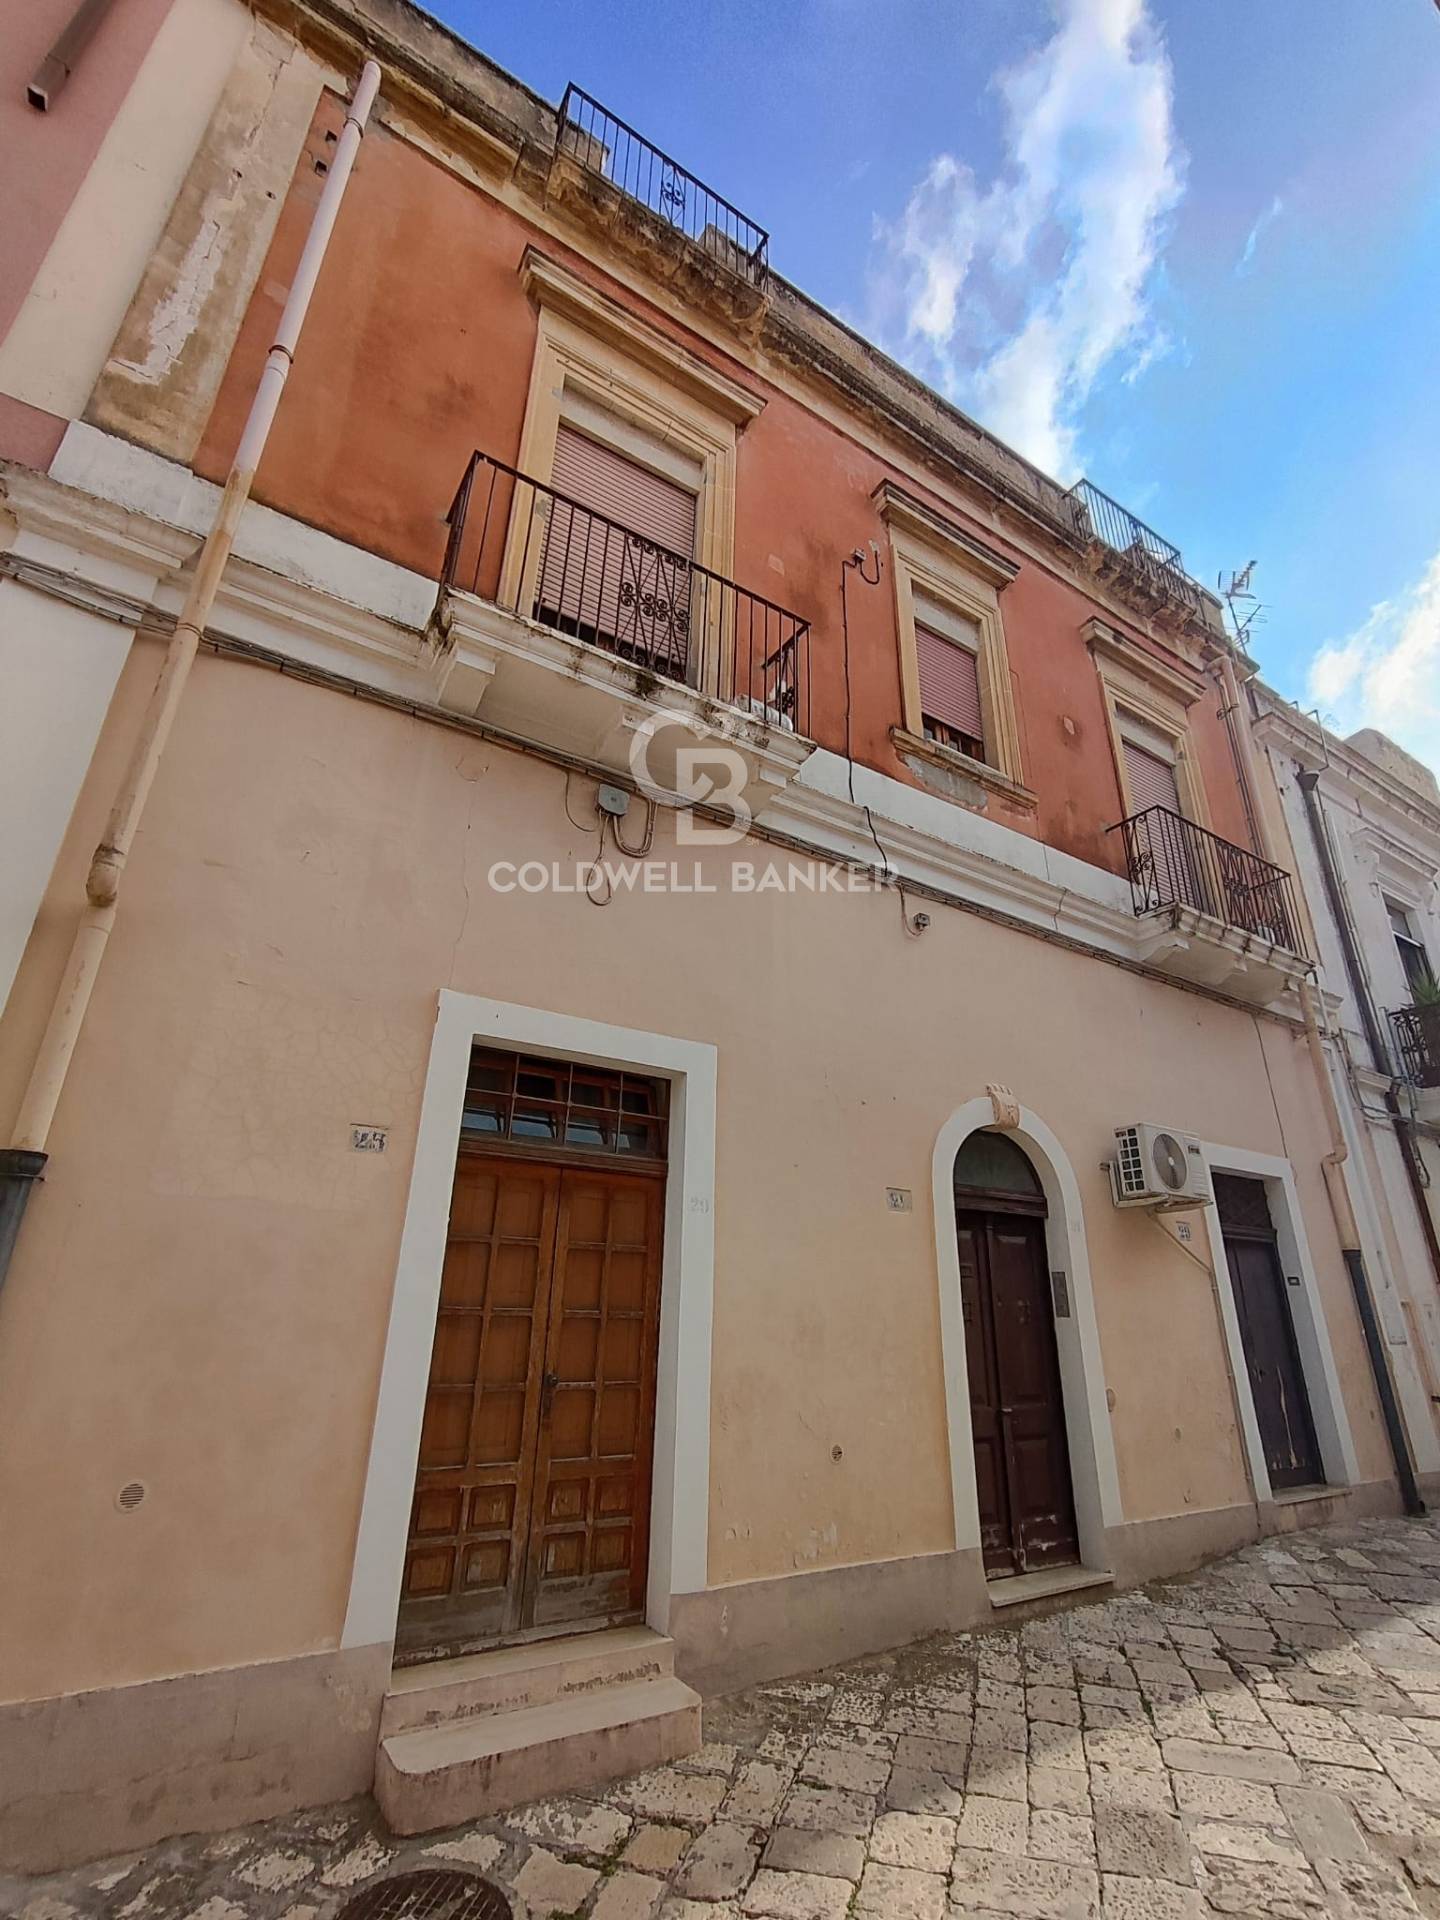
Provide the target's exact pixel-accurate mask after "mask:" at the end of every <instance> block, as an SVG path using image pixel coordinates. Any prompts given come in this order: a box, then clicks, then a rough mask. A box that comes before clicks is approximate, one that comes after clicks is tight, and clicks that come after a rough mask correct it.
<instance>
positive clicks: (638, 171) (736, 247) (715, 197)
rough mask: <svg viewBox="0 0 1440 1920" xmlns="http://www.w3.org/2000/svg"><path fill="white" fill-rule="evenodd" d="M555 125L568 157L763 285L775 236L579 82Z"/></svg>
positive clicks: (570, 91)
mask: <svg viewBox="0 0 1440 1920" xmlns="http://www.w3.org/2000/svg"><path fill="white" fill-rule="evenodd" d="M557 123H558V124H557V133H556V143H557V145H558V147H559V149H560V151H561V152H562V153H568V154H570V155H572V156H573V157H574V159H576V160H577V161H578V162H579V163H580V165H581V166H582V167H586V168H588V169H589V171H590V172H591V173H593V174H597V175H598V176H599V177H600V178H601V179H602V180H608V181H609V182H610V184H611V185H612V186H614V187H618V188H619V190H620V191H621V192H622V193H624V194H628V195H629V197H630V198H631V199H632V200H638V201H639V202H640V204H641V206H643V207H648V208H649V209H650V211H651V213H653V214H655V215H657V216H658V218H660V219H661V220H664V221H665V222H666V223H667V224H668V225H669V226H672V227H675V228H677V229H678V230H679V231H680V232H681V233H683V234H684V235H685V236H686V238H687V239H690V240H693V241H694V242H695V244H696V245H697V246H699V247H703V248H704V250H705V252H706V253H709V254H712V255H713V256H714V257H715V258H716V259H717V260H720V261H722V262H723V263H724V264H725V265H726V266H728V267H729V268H730V269H731V271H732V272H735V273H738V274H740V275H741V276H742V277H743V278H744V279H746V280H749V281H750V282H751V283H752V284H753V285H755V286H757V287H763V286H764V285H765V280H766V276H767V274H768V272H769V264H768V259H767V255H768V253H769V248H770V236H769V234H768V233H766V231H765V229H764V228H763V227H757V226H756V224H755V222H754V221H753V220H750V219H748V218H747V217H746V216H745V215H744V214H743V213H741V211H740V210H739V208H738V207H733V206H731V204H730V202H729V201H728V200H726V199H724V198H723V197H722V196H721V195H720V194H718V193H715V192H714V191H713V190H712V189H711V188H709V187H707V186H706V185H705V182H704V181H703V180H697V179H696V178H695V175H694V174H693V173H690V172H688V171H687V170H686V169H685V168H684V167H682V166H681V165H680V163H679V161H677V160H672V159H671V158H670V156H669V154H668V153H662V152H661V151H660V149H659V147H657V146H655V145H653V143H652V142H651V141H649V140H647V139H646V138H645V136H644V135H643V134H640V133H637V132H636V131H635V129H634V127H632V126H628V125H627V124H626V123H625V121H623V120H620V119H618V118H617V117H616V116H615V115H614V114H613V113H611V112H610V111H609V110H608V109H607V108H605V107H602V106H601V104H600V102H599V101H598V100H592V99H591V97H590V95H589V94H588V93H583V92H582V91H581V90H580V88H579V87H577V86H574V85H571V86H568V87H566V89H565V98H564V99H563V100H562V101H561V102H560V111H559V114H558V115H557Z"/></svg>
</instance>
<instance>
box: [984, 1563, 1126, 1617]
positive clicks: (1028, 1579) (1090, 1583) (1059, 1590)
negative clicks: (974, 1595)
mask: <svg viewBox="0 0 1440 1920" xmlns="http://www.w3.org/2000/svg"><path fill="white" fill-rule="evenodd" d="M1114 1584H1115V1576H1114V1574H1113V1573H1098V1572H1097V1571H1096V1570H1095V1568H1094V1567H1046V1568H1045V1569H1044V1570H1043V1571H1042V1572H1040V1573H1014V1574H1011V1575H1009V1577H1008V1578H1006V1579H1004V1580H992V1581H991V1582H990V1583H989V1586H988V1588H987V1592H988V1593H989V1595H990V1604H991V1606H992V1607H1002V1608H1003V1607H1019V1606H1023V1605H1024V1604H1025V1602H1026V1601H1029V1600H1053V1599H1055V1598H1056V1597H1057V1596H1058V1595H1060V1594H1065V1593H1085V1592H1087V1591H1088V1589H1089V1588H1091V1587H1113V1586H1114Z"/></svg>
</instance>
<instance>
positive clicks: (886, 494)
mask: <svg viewBox="0 0 1440 1920" xmlns="http://www.w3.org/2000/svg"><path fill="white" fill-rule="evenodd" d="M870 498H871V499H872V500H873V501H874V502H875V505H876V507H877V508H878V509H879V512H880V518H881V519H882V520H883V521H884V522H885V524H886V526H887V527H900V528H903V529H904V531H905V532H907V533H911V534H914V535H915V536H916V538H917V539H920V540H927V541H929V542H930V543H931V545H932V546H938V547H942V548H943V549H944V550H945V551H946V552H947V553H948V554H950V555H951V556H952V557H953V558H955V559H957V560H959V561H960V562H961V563H962V565H964V566H965V567H967V568H969V569H970V570H971V571H972V572H974V573H978V574H979V576H980V578H981V579H982V580H986V581H988V582H989V583H990V585H991V586H992V587H996V588H1000V589H1003V588H1005V587H1008V586H1009V584H1010V582H1011V581H1012V580H1013V579H1014V578H1015V576H1016V574H1018V573H1019V571H1020V567H1019V563H1018V562H1017V561H1014V560H1011V559H1008V558H1007V557H1006V555H1004V554H1003V553H999V552H997V551H996V549H995V548H994V547H990V546H987V545H986V544H985V542H984V541H983V540H979V539H977V538H976V536H975V535H974V534H973V533H967V532H966V530H965V529H964V527H958V526H956V525H955V523H954V521H952V520H947V519H945V517H944V516H943V514H939V513H936V512H935V510H934V508H933V507H927V506H926V504H925V502H924V501H923V500H917V499H916V498H915V496H914V495H913V494H910V493H906V492H905V490H904V489H903V488H902V487H897V486H896V485H895V483H894V481H893V480H882V481H881V482H880V484H879V486H878V487H877V488H876V489H875V491H874V493H872V494H871V496H870Z"/></svg>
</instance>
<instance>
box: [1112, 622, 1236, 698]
mask: <svg viewBox="0 0 1440 1920" xmlns="http://www.w3.org/2000/svg"><path fill="white" fill-rule="evenodd" d="M1082 631H1083V633H1084V635H1085V644H1086V645H1087V646H1088V647H1089V649H1090V651H1091V653H1093V654H1096V655H1098V656H1099V658H1100V659H1102V660H1108V661H1111V662H1112V663H1113V664H1114V665H1115V666H1117V667H1123V668H1124V669H1125V670H1126V671H1127V672H1129V673H1132V674H1134V675H1135V676H1136V677H1137V678H1138V679H1140V680H1144V681H1146V682H1148V683H1149V685H1150V686H1151V687H1153V688H1155V689H1156V690H1157V691H1159V692H1160V693H1163V694H1165V695H1167V696H1168V697H1169V698H1170V699H1171V700H1174V701H1176V702H1178V704H1179V705H1180V706H1182V707H1193V706H1194V705H1195V702H1196V701H1197V700H1199V699H1200V698H1201V696H1202V695H1203V694H1204V692H1205V681H1204V679H1203V677H1202V676H1201V675H1200V674H1198V673H1197V674H1196V675H1195V676H1194V677H1193V678H1192V677H1191V676H1190V675H1188V674H1184V673H1181V672H1180V670H1179V669H1178V668H1177V667H1172V666H1170V665H1168V664H1167V663H1166V662H1165V661H1164V660H1159V659H1157V658H1156V656H1155V655H1154V654H1153V653H1150V652H1148V651H1147V650H1146V648H1144V647H1142V646H1140V645H1139V644H1138V643H1137V642H1136V641H1134V640H1132V639H1131V638H1130V636H1129V635H1128V634H1125V633H1121V632H1120V630H1119V629H1118V628H1117V627H1112V626H1110V625H1108V624H1107V622H1105V621H1104V620H1087V621H1086V622H1085V625H1084V627H1083V629H1082Z"/></svg>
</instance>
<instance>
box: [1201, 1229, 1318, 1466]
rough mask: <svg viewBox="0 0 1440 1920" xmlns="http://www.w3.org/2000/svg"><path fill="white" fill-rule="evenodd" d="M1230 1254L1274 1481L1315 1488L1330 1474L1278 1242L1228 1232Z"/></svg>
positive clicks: (1243, 1340) (1242, 1335)
mask: <svg viewBox="0 0 1440 1920" xmlns="http://www.w3.org/2000/svg"><path fill="white" fill-rule="evenodd" d="M1225 1258H1226V1261H1227V1263H1228V1265H1229V1268H1230V1280H1231V1284H1232V1286H1233V1288H1234V1292H1235V1311H1236V1315H1237V1317H1238V1319H1239V1321H1240V1340H1241V1344H1242V1345H1243V1346H1244V1348H1245V1366H1246V1370H1247V1372H1248V1373H1249V1375H1250V1392H1251V1395H1252V1396H1253V1398H1254V1401H1255V1418H1256V1422H1257V1423H1258V1425H1259V1428H1260V1443H1261V1445H1262V1446H1263V1447H1264V1449H1265V1465H1266V1467H1267V1468H1268V1469H1269V1473H1270V1484H1271V1486H1273V1487H1279V1488H1285V1487H1305V1486H1313V1485H1315V1484H1316V1483H1318V1482H1319V1481H1322V1480H1323V1479H1324V1477H1325V1475H1324V1470H1323V1469H1322V1467H1321V1464H1320V1448H1319V1446H1318V1444H1317V1442H1316V1439H1315V1423H1314V1420H1313V1418H1312V1416H1311V1412H1310V1396H1309V1393H1308V1392H1307V1391H1306V1387H1305V1375H1304V1372H1303V1370H1302V1368H1301V1365H1300V1351H1299V1348H1298V1346H1297V1345H1296V1341H1295V1324H1294V1322H1293V1320H1292V1319H1291V1317H1290V1303H1289V1301H1288V1300H1287V1298H1286V1296H1285V1276H1284V1274H1283V1273H1282V1272H1281V1270H1280V1258H1279V1254H1278V1253H1277V1251H1276V1248H1275V1243H1274V1241H1273V1240H1269V1239H1247V1238H1241V1237H1240V1236H1238V1235H1233V1234H1228V1233H1227V1234H1226V1235H1225Z"/></svg>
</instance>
